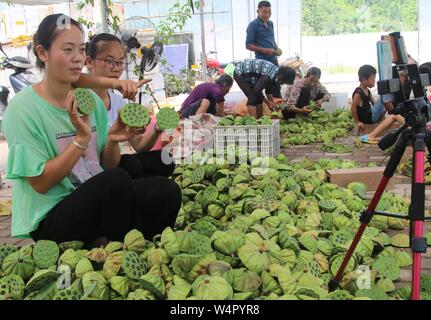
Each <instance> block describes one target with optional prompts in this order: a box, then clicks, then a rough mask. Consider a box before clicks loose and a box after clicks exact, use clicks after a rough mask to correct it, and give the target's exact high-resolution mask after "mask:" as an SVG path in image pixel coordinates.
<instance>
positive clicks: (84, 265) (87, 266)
mask: <svg viewBox="0 0 431 320" xmlns="http://www.w3.org/2000/svg"><path fill="white" fill-rule="evenodd" d="M91 271H94V268H93V265H92V264H91V261H90V260H89V259H88V258H86V257H84V258H81V259H80V260H79V261H78V263H77V264H76V268H75V275H76V277H77V278H82V277H83V276H84V274H86V273H87V272H91Z"/></svg>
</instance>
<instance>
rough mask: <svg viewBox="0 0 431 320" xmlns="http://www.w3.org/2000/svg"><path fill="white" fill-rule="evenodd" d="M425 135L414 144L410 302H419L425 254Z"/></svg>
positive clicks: (419, 137) (418, 137)
mask: <svg viewBox="0 0 431 320" xmlns="http://www.w3.org/2000/svg"><path fill="white" fill-rule="evenodd" d="M424 137H425V135H424V134H421V133H419V134H417V135H416V140H415V144H414V161H413V184H412V196H411V206H410V219H411V221H412V224H413V240H412V251H413V270H412V296H411V299H412V300H420V298H421V297H420V291H421V289H420V283H421V258H422V253H426V252H427V243H426V239H425V238H424V237H423V223H424V220H425V179H424V172H425V171H424V169H425V168H424V162H425V140H424Z"/></svg>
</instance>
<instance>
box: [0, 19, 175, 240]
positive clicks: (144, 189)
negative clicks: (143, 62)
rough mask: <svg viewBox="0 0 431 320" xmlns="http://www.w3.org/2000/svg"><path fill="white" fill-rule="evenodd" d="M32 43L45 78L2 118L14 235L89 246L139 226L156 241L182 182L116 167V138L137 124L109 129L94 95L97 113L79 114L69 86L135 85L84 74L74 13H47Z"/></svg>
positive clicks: (19, 96) (82, 46) (169, 217)
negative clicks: (71, 15) (133, 173)
mask: <svg viewBox="0 0 431 320" xmlns="http://www.w3.org/2000/svg"><path fill="white" fill-rule="evenodd" d="M34 42H35V43H34V48H35V53H36V57H37V65H38V66H39V67H42V68H43V69H44V70H45V76H44V79H43V80H42V82H40V83H38V84H36V85H34V86H29V87H27V88H25V89H24V90H23V91H22V92H20V93H19V94H17V95H16V96H15V97H14V99H13V100H12V101H11V103H10V105H9V106H8V109H7V111H6V113H5V115H4V119H3V132H4V134H5V136H6V139H7V142H8V145H9V156H8V165H7V178H9V179H11V180H13V208H12V236H14V237H21V238H28V237H32V238H33V239H34V240H39V239H49V240H54V241H56V242H65V241H71V240H81V241H84V242H86V243H88V244H91V243H92V242H93V241H95V240H96V239H99V238H106V239H107V240H113V241H115V240H122V239H123V237H124V235H125V234H126V233H127V232H128V231H130V230H131V229H134V228H137V229H139V230H141V231H142V232H143V233H144V235H145V236H146V237H147V238H148V239H151V238H152V237H153V236H155V235H156V234H158V233H160V232H161V231H163V229H164V228H165V227H167V226H173V225H174V223H175V220H176V217H177V214H178V211H179V208H180V205H181V192H180V190H179V187H178V186H177V185H176V184H175V183H174V182H173V181H171V180H169V179H167V178H145V179H135V180H133V179H132V178H130V176H129V175H128V174H127V172H126V171H125V170H123V169H121V168H118V164H119V162H120V157H121V155H120V148H119V143H120V142H123V141H128V140H130V139H131V138H132V137H133V136H134V135H135V134H136V132H135V130H132V129H130V128H128V127H126V126H125V125H124V124H123V123H122V122H121V120H119V119H118V120H117V123H116V125H114V126H113V127H112V128H111V129H109V126H108V116H107V112H106V108H105V106H104V104H103V102H102V101H101V99H100V98H99V97H98V96H97V95H96V94H95V93H93V95H94V99H95V101H96V110H95V112H93V113H92V114H91V115H90V116H87V117H81V116H79V115H78V111H77V106H76V101H75V97H74V95H73V92H72V89H73V86H74V85H76V84H77V83H78V85H79V86H90V87H102V86H105V85H107V86H111V87H113V86H114V85H115V88H116V89H120V88H123V89H126V90H123V91H124V92H126V94H125V95H127V94H132V93H133V92H134V91H136V87H135V88H134V87H133V85H131V84H130V83H121V84H119V82H115V81H112V79H103V78H100V79H99V78H94V77H82V76H81V71H82V68H83V66H84V63H85V59H86V56H85V42H84V34H83V30H82V27H81V26H80V25H79V23H78V22H76V21H75V20H73V19H70V18H69V17H66V16H64V15H61V14H56V15H50V16H48V17H46V18H45V19H44V20H43V21H42V23H41V24H40V25H39V28H38V31H37V33H36V34H35V37H34ZM117 81H118V80H117ZM127 91H129V93H127ZM124 92H123V93H124Z"/></svg>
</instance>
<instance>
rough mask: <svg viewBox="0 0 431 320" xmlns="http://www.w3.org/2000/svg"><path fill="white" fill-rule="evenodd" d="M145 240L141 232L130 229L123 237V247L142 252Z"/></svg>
mask: <svg viewBox="0 0 431 320" xmlns="http://www.w3.org/2000/svg"><path fill="white" fill-rule="evenodd" d="M145 247H146V241H145V238H144V235H143V234H142V232H140V231H138V230H136V229H135V230H132V231H130V232H129V233H127V234H126V236H125V238H124V248H125V249H126V250H128V251H134V252H136V253H142V252H143V251H144V250H145Z"/></svg>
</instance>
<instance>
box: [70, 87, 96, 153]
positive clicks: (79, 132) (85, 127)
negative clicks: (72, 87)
mask: <svg viewBox="0 0 431 320" xmlns="http://www.w3.org/2000/svg"><path fill="white" fill-rule="evenodd" d="M67 111H68V113H69V118H70V122H72V125H73V126H74V128H75V129H76V142H77V143H79V144H80V145H82V146H85V147H87V146H88V144H89V143H90V139H91V126H90V117H89V116H85V117H81V116H80V115H79V113H78V106H77V103H76V99H75V95H74V94H73V91H70V92H69V94H68V95H67Z"/></svg>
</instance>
